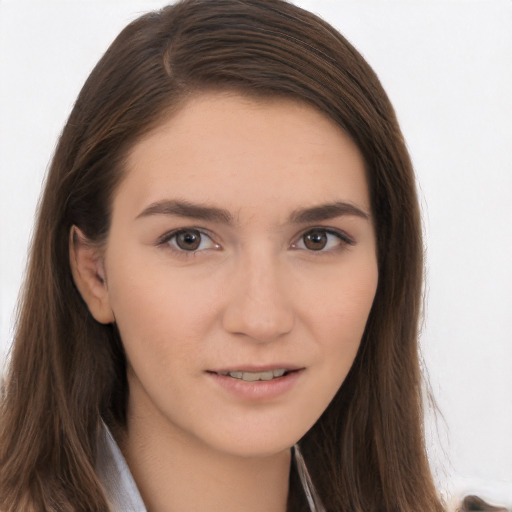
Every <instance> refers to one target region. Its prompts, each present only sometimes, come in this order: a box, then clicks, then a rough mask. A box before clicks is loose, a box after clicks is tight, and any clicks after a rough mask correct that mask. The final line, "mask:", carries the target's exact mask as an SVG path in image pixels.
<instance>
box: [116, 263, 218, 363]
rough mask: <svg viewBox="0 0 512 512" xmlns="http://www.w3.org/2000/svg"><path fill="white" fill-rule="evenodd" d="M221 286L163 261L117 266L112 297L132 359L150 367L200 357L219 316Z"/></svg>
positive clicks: (124, 341)
mask: <svg viewBox="0 0 512 512" xmlns="http://www.w3.org/2000/svg"><path fill="white" fill-rule="evenodd" d="M134 268H137V271H136V272H135V271H134ZM219 289H221V287H220V286H218V285H217V284H216V283H215V282H211V281H209V280H204V279H201V280H195V279H184V278H183V275H181V273H180V275H177V273H176V272H172V271H170V269H169V268H165V266H164V267H161V266H160V265H152V266H150V265H148V264H145V265H142V264H141V265H135V264H134V263H133V262H129V261H127V260H125V261H124V262H123V263H122V264H120V265H118V266H117V267H116V268H115V269H112V271H111V272H110V273H109V297H110V302H111V307H112V310H113V312H114V316H115V319H116V323H117V326H118V329H119V332H120V334H121V338H122V340H123V345H124V346H125V350H126V353H127V356H128V358H129V359H131V360H132V361H133V362H135V359H137V365H144V366H147V367H148V368H150V367H151V366H153V367H155V368H158V367H161V368H169V366H170V365H172V364H175V363H174V362H175V361H177V360H179V361H187V360H190V359H191V358H196V359H197V357H198V356H200V354H199V355H198V354H197V346H198V343H200V341H201V340H202V339H204V337H205V333H207V332H209V330H210V329H211V327H212V325H213V324H214V323H215V321H216V320H215V304H216V303H217V302H218V290H219Z"/></svg>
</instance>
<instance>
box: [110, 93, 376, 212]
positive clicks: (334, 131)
mask: <svg viewBox="0 0 512 512" xmlns="http://www.w3.org/2000/svg"><path fill="white" fill-rule="evenodd" d="M116 196H117V197H116V198H115V200H114V203H115V202H116V201H117V200H118V198H120V199H122V198H123V197H124V196H129V202H130V204H131V205H132V206H133V207H134V208H139V209H140V208H143V207H144V206H147V204H149V203H152V202H156V201H159V200H161V199H162V198H164V197H167V196H168V197H171V198H175V197H179V198H180V199H185V200H186V199H190V200H194V201H205V202H208V203H210V204H221V205H222V206H223V207H227V208H230V207H233V208H234V209H236V208H238V209H240V208H242V209H243V210H247V211H249V210H250V209H251V208H255V209H261V208H262V207H264V206H266V207H267V208H268V207H269V206H270V205H271V204H273V202H276V201H278V202H279V203H280V204H281V205H282V206H283V208H285V207H287V206H289V207H290V208H293V207H297V206H303V205H304V204H305V203H306V204H307V203H310V204H314V203H315V202H318V201H322V202H326V201H337V200H346V201H350V202H356V203H358V204H359V205H360V206H361V207H364V208H366V209H369V204H368V203H369V199H368V191H367V184H366V177H365V170H364V162H363V159H362V156H361V154H360V152H359V150H358V148H357V147H356V145H355V144H354V143H353V142H352V140H351V139H350V138H349V137H348V136H347V135H346V134H345V133H344V132H343V130H342V129H341V128H340V127H339V126H337V125H336V124H335V123H334V122H333V121H332V120H330V119H329V118H328V117H327V116H326V115H324V114H322V113H320V112H318V111H317V110H316V109H314V108H313V107H310V106H308V105H306V104H304V103H300V102H298V101H293V100H289V99H282V98H279V99H277V98H275V99H253V98H248V97H246V96H241V95H239V94H236V93H225V92H223V93H208V94H206V93H204V94H201V95H198V96H195V97H193V98H191V99H190V100H188V101H186V102H185V103H183V104H182V105H181V107H180V108H179V110H178V111H175V112H174V113H173V114H172V115H171V116H170V117H168V118H167V119H166V120H164V121H163V122H162V123H161V124H160V125H159V126H158V127H157V128H156V129H155V130H153V131H152V132H150V133H149V134H148V135H146V136H145V137H144V138H143V139H141V140H140V141H139V142H138V143H137V144H135V146H134V147H133V148H132V150H131V152H130V154H129V155H128V159H127V165H126V176H125V179H124V180H123V182H122V184H121V186H120V187H119V190H118V192H117V194H116ZM189 196H190V197H189ZM114 207H115V204H114Z"/></svg>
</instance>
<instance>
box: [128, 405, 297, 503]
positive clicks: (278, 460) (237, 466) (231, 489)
mask: <svg viewBox="0 0 512 512" xmlns="http://www.w3.org/2000/svg"><path fill="white" fill-rule="evenodd" d="M146 420H147V418H146V419H144V418H141V417H137V416H135V415H134V416H131V415H128V422H127V429H126V434H125V436H124V439H122V440H121V449H122V451H123V453H124V456H125V458H126V460H127V462H128V465H129V467H130V470H131V471H132V474H133V477H134V479H135V482H136V483H137V486H138V488H139V492H140V494H141V496H142V499H143V500H144V502H145V504H146V507H147V510H148V512H182V511H183V510H187V511H190V512H212V511H217V510H219V511H220V510H222V511H223V512H235V511H237V512H239V511H240V510H243V511H244V512H261V510H265V512H285V511H286V503H287V496H288V481H289V472H290V450H286V451H284V452H281V453H277V454H273V455H269V456H264V457H239V456H236V455H232V454H226V453H224V452H220V451H218V450H216V449H214V448H212V447H210V446H207V445H205V444H204V443H202V442H201V441H200V440H198V439H196V438H193V437H192V438H191V436H188V435H184V434H183V433H181V432H179V431H176V430H175V429H166V428H162V425H154V424H153V423H152V422H151V423H150V422H148V421H146Z"/></svg>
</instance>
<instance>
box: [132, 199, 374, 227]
mask: <svg viewBox="0 0 512 512" xmlns="http://www.w3.org/2000/svg"><path fill="white" fill-rule="evenodd" d="M153 215H175V216H177V217H184V218H191V219H197V220H202V221H209V222H216V223H219V224H228V225H233V224H234V223H235V222H234V217H233V215H232V214H231V213H230V212H229V211H228V210H225V209H224V208H217V207H214V206H209V205H205V204H198V203H192V202H189V201H182V200H175V199H169V200H163V201H158V202H156V203H152V204H151V205H149V206H148V207H147V208H145V209H144V210H143V211H142V212H141V213H140V214H139V215H137V217H136V218H137V219H140V218H144V217H150V216H153ZM346 215H350V216H356V217H360V218H362V219H366V220H368V219H369V218H370V215H369V214H368V213H367V212H365V211H364V210H362V209H361V208H358V207H357V206H355V205H353V204H351V203H347V202H344V201H335V202H333V203H327V204H321V205H318V206H313V207H310V208H299V209H297V210H294V211H293V212H292V213H291V214H290V216H289V218H288V223H290V224H306V223H308V222H320V221H324V220H329V219H334V218H336V217H342V216H346Z"/></svg>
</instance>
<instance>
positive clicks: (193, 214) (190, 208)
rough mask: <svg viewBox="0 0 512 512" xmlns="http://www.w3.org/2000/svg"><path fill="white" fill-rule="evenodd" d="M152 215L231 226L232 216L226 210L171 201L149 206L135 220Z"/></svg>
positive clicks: (187, 202)
mask: <svg viewBox="0 0 512 512" xmlns="http://www.w3.org/2000/svg"><path fill="white" fill-rule="evenodd" d="M152 215H176V216H177V217H187V218H192V219H197V220H204V221H210V222H217V223H220V224H233V216H232V215H231V213H230V212H229V211H228V210H225V209H223V208H216V207H214V206H208V205H203V204H196V203H191V202H189V201H178V200H172V199H171V200H164V201H158V202H156V203H153V204H150V205H149V206H148V207H147V208H146V209H144V210H143V211H142V212H141V213H139V215H137V217H136V218H137V219H140V218H142V217H149V216H152Z"/></svg>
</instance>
